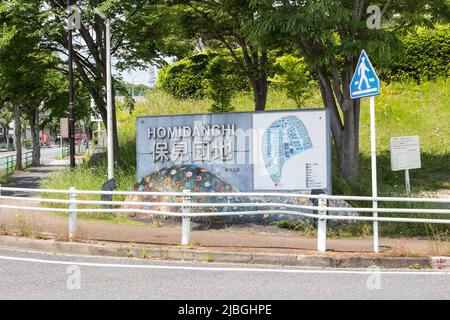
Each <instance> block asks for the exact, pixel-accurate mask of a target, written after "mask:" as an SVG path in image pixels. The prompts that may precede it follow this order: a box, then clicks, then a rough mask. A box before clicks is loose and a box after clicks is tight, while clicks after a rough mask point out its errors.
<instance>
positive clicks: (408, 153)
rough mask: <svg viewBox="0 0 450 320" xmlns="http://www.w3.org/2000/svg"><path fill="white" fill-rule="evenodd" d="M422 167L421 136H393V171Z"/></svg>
mask: <svg viewBox="0 0 450 320" xmlns="http://www.w3.org/2000/svg"><path fill="white" fill-rule="evenodd" d="M421 167H422V163H421V160H420V143H419V136H410V137H397V138H391V168H392V171H401V170H410V169H420V168H421Z"/></svg>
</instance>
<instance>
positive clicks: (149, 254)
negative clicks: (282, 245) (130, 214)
mask: <svg viewBox="0 0 450 320" xmlns="http://www.w3.org/2000/svg"><path fill="white" fill-rule="evenodd" d="M0 245H1V246H5V247H13V248H17V249H26V250H36V251H45V252H54V253H65V254H79V255H91V256H107V257H124V258H140V259H160V260H178V261H199V262H210V263H212V262H217V263H239V264H257V265H283V266H298V267H318V268H370V267H381V268H387V269H393V268H396V269H430V268H433V269H450V257H432V258H408V257H376V258H370V257H342V258H336V257H331V256H326V255H306V254H299V255H297V254H282V253H280V254H277V253H251V252H249V253H242V252H219V251H212V250H207V249H185V248H174V247H169V246H155V245H154V246H134V245H130V244H114V243H103V244H97V243H95V244H93V243H80V242H59V241H55V240H39V239H30V238H20V237H13V236H0Z"/></svg>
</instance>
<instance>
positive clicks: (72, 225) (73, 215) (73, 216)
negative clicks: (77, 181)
mask: <svg viewBox="0 0 450 320" xmlns="http://www.w3.org/2000/svg"><path fill="white" fill-rule="evenodd" d="M76 190H77V189H76V188H73V187H72V188H70V191H71V192H72V193H71V194H70V200H77V194H76V193H75V192H74V191H76ZM69 208H70V209H71V210H76V209H77V204H76V203H71V204H70V205H69ZM76 232H77V212H76V211H70V213H69V241H73V239H74V238H75V234H76Z"/></svg>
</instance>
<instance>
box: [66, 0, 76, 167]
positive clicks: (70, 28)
mask: <svg viewBox="0 0 450 320" xmlns="http://www.w3.org/2000/svg"><path fill="white" fill-rule="evenodd" d="M67 10H68V13H69V18H68V19H69V20H68V51H69V157H70V167H71V168H75V102H74V88H73V44H72V40H73V35H72V31H73V29H74V27H75V26H74V25H73V23H72V21H71V19H73V17H72V16H71V12H72V0H67Z"/></svg>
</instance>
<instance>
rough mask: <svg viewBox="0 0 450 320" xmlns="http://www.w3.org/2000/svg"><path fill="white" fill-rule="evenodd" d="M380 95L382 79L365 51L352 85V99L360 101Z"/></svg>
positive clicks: (360, 58)
mask: <svg viewBox="0 0 450 320" xmlns="http://www.w3.org/2000/svg"><path fill="white" fill-rule="evenodd" d="M378 94H380V79H379V78H378V76H377V74H376V72H375V69H374V68H373V66H372V63H371V62H370V60H369V57H368V56H367V53H366V51H365V50H363V51H362V53H361V56H360V57H359V61H358V65H357V66H356V70H355V74H354V75H353V78H352V82H351V83H350V97H351V98H352V99H360V98H364V97H371V96H376V95H378Z"/></svg>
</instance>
